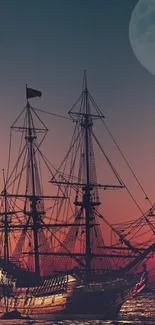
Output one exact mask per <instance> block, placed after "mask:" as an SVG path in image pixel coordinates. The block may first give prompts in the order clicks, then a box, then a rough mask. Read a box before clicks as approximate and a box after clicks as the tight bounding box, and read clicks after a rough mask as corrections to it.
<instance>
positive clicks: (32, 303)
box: [0, 276, 145, 320]
mask: <svg viewBox="0 0 155 325" xmlns="http://www.w3.org/2000/svg"><path fill="white" fill-rule="evenodd" d="M140 279H141V277H140V276H139V281H138V276H136V277H133V278H130V279H128V280H127V279H125V278H122V279H117V280H113V281H108V282H107V281H105V282H104V283H103V282H98V283H94V282H92V283H89V284H84V283H79V282H78V281H77V279H74V278H72V281H71V283H67V285H66V290H65V287H63V288H60V289H59V290H57V291H56V290H55V291H54V290H50V291H49V288H48V290H46V292H45V291H44V292H43V286H40V287H38V288H37V290H36V288H35V290H33V289H32V288H18V289H15V290H14V293H12V295H11V296H10V297H7V299H6V297H4V296H1V299H0V311H1V312H2V313H3V312H5V311H6V308H5V306H6V304H7V310H8V312H12V311H13V310H16V311H18V312H20V314H21V315H22V316H26V317H30V318H34V319H50V320H63V319H70V320H71V319H72V320H73V319H85V320H91V319H104V320H105V319H115V318H116V317H117V314H118V312H119V310H120V308H121V306H122V305H123V304H124V302H125V301H126V300H127V299H131V298H132V297H133V296H134V295H136V294H137V293H138V292H140V291H141V290H142V289H143V288H144V287H145V281H141V280H140ZM55 289H56V288H55Z"/></svg>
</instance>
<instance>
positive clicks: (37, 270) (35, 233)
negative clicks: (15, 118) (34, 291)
mask: <svg viewBox="0 0 155 325" xmlns="http://www.w3.org/2000/svg"><path fill="white" fill-rule="evenodd" d="M27 112H28V135H27V136H26V140H28V143H29V146H28V150H29V157H30V172H31V182H32V197H31V213H32V220H33V237H34V258H35V273H36V275H37V276H38V277H39V276H40V266H39V252H38V211H37V198H36V191H35V178H34V152H33V141H34V139H35V138H36V137H35V136H34V135H33V132H32V131H33V127H32V126H31V115H30V104H29V102H27Z"/></svg>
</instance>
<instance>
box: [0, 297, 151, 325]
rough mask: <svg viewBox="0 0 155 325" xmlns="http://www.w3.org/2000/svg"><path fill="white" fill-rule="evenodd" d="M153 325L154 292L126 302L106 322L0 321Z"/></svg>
mask: <svg viewBox="0 0 155 325" xmlns="http://www.w3.org/2000/svg"><path fill="white" fill-rule="evenodd" d="M2 324H3V325H7V324H9V325H18V324H21V325H108V324H109V325H123V324H124V325H155V292H154V293H145V294H144V293H143V294H141V295H139V296H137V298H136V299H134V300H130V301H127V302H126V303H125V304H124V305H123V306H122V309H121V311H120V313H119V315H118V318H117V319H116V320H108V321H104V320H103V321H101V320H96V321H94V320H93V321H82V320H81V321H76V320H75V321H67V320H65V321H57V322H56V321H55V322H54V321H49V320H47V321H46V320H0V325H2Z"/></svg>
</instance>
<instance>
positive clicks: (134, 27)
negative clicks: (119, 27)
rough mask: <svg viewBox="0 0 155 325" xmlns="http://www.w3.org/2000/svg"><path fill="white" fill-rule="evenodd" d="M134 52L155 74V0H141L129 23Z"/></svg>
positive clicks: (146, 67) (147, 68)
mask: <svg viewBox="0 0 155 325" xmlns="http://www.w3.org/2000/svg"><path fill="white" fill-rule="evenodd" d="M129 39H130V44H131V47H132V49H133V52H134V54H135V56H136V58H137V59H138V61H139V62H140V63H141V64H142V65H143V67H145V69H146V70H148V71H149V72H151V73H152V74H154V75H155V0H139V1H138V3H137V5H136V6H135V8H134V10H133V12H132V15H131V19H130V24H129Z"/></svg>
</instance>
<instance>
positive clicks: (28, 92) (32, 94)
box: [26, 87, 42, 99]
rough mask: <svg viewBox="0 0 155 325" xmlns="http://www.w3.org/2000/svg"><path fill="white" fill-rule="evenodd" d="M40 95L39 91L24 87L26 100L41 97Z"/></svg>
mask: <svg viewBox="0 0 155 325" xmlns="http://www.w3.org/2000/svg"><path fill="white" fill-rule="evenodd" d="M41 95H42V93H41V91H39V90H36V89H32V88H28V87H26V98H27V99H28V98H34V97H41Z"/></svg>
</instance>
